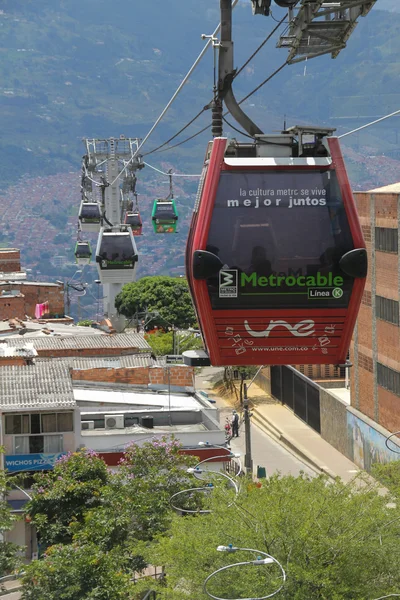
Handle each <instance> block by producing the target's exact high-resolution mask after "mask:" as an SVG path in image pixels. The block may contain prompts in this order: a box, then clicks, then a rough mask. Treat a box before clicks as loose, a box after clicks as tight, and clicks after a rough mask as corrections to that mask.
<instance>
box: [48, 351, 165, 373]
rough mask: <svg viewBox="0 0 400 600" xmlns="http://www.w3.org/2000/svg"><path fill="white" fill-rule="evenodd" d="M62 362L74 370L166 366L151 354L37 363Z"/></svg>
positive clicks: (62, 359)
mask: <svg viewBox="0 0 400 600" xmlns="http://www.w3.org/2000/svg"><path fill="white" fill-rule="evenodd" d="M48 361H60V362H63V363H64V364H66V365H68V366H69V367H71V368H72V369H76V370H79V369H82V370H84V369H121V368H122V369H123V368H132V367H152V366H155V365H157V366H165V362H164V360H163V359H162V358H160V359H158V360H156V361H155V360H153V359H152V358H151V356H150V354H145V353H144V352H143V353H140V354H129V355H127V356H109V357H108V356H104V357H99V358H97V357H80V356H78V357H71V358H68V357H65V358H38V359H36V362H37V363H38V362H48Z"/></svg>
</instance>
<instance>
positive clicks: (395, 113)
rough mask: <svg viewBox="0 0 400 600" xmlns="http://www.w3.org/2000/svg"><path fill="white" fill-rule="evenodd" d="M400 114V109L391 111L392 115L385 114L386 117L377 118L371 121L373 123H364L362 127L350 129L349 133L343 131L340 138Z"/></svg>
mask: <svg viewBox="0 0 400 600" xmlns="http://www.w3.org/2000/svg"><path fill="white" fill-rule="evenodd" d="M398 114H400V110H395V112H392V113H390V115H385V116H384V117H381V118H380V119H376V120H375V121H371V123H367V124H366V125H362V126H361V127H357V129H352V131H348V132H347V133H342V135H339V136H338V138H339V140H340V139H341V138H343V137H346V135H351V134H352V133H357V131H361V129H366V128H367V127H371V125H375V123H380V122H381V121H384V120H385V119H390V117H394V116H395V115H398Z"/></svg>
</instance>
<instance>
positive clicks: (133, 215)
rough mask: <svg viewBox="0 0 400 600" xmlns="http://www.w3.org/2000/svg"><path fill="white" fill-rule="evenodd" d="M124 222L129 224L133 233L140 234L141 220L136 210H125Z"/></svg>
mask: <svg viewBox="0 0 400 600" xmlns="http://www.w3.org/2000/svg"><path fill="white" fill-rule="evenodd" d="M124 223H125V225H129V226H130V228H131V229H132V234H133V235H142V229H143V222H142V219H141V216H140V213H139V211H138V210H134V211H133V210H131V211H129V210H128V211H126V213H125V220H124Z"/></svg>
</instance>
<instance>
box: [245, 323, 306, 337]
mask: <svg viewBox="0 0 400 600" xmlns="http://www.w3.org/2000/svg"><path fill="white" fill-rule="evenodd" d="M314 326H315V322H314V321H311V319H305V320H304V321H300V322H299V323H296V324H295V325H291V324H290V323H287V322H286V321H282V320H280V321H273V320H271V321H270V322H269V325H268V327H267V329H265V330H264V331H253V330H252V329H251V327H250V325H249V322H248V321H245V322H244V327H245V329H246V331H247V333H249V334H250V335H251V336H252V337H255V338H261V337H268V336H269V334H270V332H271V331H272V330H273V329H274V327H285V328H286V329H288V330H289V331H290V333H291V334H293V335H294V336H295V337H306V336H310V335H313V333H315V329H314Z"/></svg>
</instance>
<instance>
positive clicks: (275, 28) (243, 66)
mask: <svg viewBox="0 0 400 600" xmlns="http://www.w3.org/2000/svg"><path fill="white" fill-rule="evenodd" d="M285 19H286V15H285V16H284V17H283V18H282V19H281V20H280V21H278V25H276V26H275V27H274V28H273V30H272V31H271V33H269V34H268V35H267V37H266V38H265V40H264V41H263V42H261V44H260V45H259V46H258V48H257V50H255V51H254V52H253V54H252V55H251V56H249V58H248V59H247V60H246V62H245V63H244V64H243V65H242V66H241V67H240V69H238V70H237V71H236V73H235V75H234V77H233V79H236V77H237V76H238V75H239V74H240V73H241V72H242V71H243V69H245V68H246V67H247V65H248V64H249V62H251V61H252V60H253V58H254V57H255V56H256V54H258V53H259V52H260V50H261V48H263V47H264V46H265V44H266V43H267V42H269V40H270V39H271V38H272V36H273V35H274V33H275V32H276V31H277V30H278V29H279V27H280V26H281V25H282V23H283V22H284V20H285Z"/></svg>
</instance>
